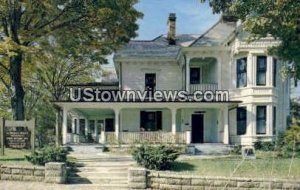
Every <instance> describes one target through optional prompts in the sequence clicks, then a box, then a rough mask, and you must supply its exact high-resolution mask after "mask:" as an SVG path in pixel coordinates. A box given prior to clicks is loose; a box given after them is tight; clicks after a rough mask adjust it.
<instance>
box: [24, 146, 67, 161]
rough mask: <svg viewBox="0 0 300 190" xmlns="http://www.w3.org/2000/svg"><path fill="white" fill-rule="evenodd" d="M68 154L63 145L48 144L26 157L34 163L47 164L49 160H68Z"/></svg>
mask: <svg viewBox="0 0 300 190" xmlns="http://www.w3.org/2000/svg"><path fill="white" fill-rule="evenodd" d="M67 154H68V152H67V151H66V150H65V149H64V148H63V147H55V146H48V147H44V148H42V149H40V150H39V151H37V152H35V153H34V154H32V155H29V156H25V158H26V160H28V161H29V162H31V163H32V164H34V165H45V164H46V163H48V162H66V161H67Z"/></svg>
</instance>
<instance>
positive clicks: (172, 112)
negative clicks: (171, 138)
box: [171, 108, 176, 135]
mask: <svg viewBox="0 0 300 190" xmlns="http://www.w3.org/2000/svg"><path fill="white" fill-rule="evenodd" d="M171 115H172V134H173V135H176V108H172V109H171Z"/></svg>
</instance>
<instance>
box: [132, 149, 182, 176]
mask: <svg viewBox="0 0 300 190" xmlns="http://www.w3.org/2000/svg"><path fill="white" fill-rule="evenodd" d="M179 155H180V151H179V150H178V149H177V148H175V147H173V146H167V145H158V146H155V145H149V144H142V145H141V146H137V147H134V148H133V150H132V156H133V158H134V159H135V160H136V161H137V163H138V164H139V165H141V166H143V167H145V168H147V169H151V170H166V169H169V168H170V167H171V164H172V163H173V162H174V161H175V160H176V158H177V157H178V156H179Z"/></svg>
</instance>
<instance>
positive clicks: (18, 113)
mask: <svg viewBox="0 0 300 190" xmlns="http://www.w3.org/2000/svg"><path fill="white" fill-rule="evenodd" d="M22 58H23V56H22V53H17V55H15V56H13V57H11V58H10V70H9V74H10V80H11V86H10V88H11V89H10V90H11V93H12V94H11V108H12V113H13V119H14V120H24V119H25V114H24V95H25V92H24V89H23V86H22Z"/></svg>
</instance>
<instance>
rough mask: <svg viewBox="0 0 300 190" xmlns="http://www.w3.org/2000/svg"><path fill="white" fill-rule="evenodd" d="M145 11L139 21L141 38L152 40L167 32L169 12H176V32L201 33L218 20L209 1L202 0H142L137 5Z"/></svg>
mask: <svg viewBox="0 0 300 190" xmlns="http://www.w3.org/2000/svg"><path fill="white" fill-rule="evenodd" d="M135 8H136V9H137V10H139V11H140V12H142V13H144V18H143V19H140V20H139V21H138V24H139V30H138V34H139V36H138V37H137V38H136V39H139V40H151V39H153V38H155V37H157V36H159V35H161V34H166V33H167V20H168V16H169V13H176V16H177V20H176V33H178V34H183V33H189V34H201V33H203V32H205V31H206V30H207V29H208V28H209V27H210V26H212V25H213V24H214V23H215V22H216V21H218V19H219V17H220V15H214V14H212V9H211V8H210V7H209V6H208V4H207V3H205V4H203V3H200V0H140V2H139V3H138V4H137V5H136V6H135Z"/></svg>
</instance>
